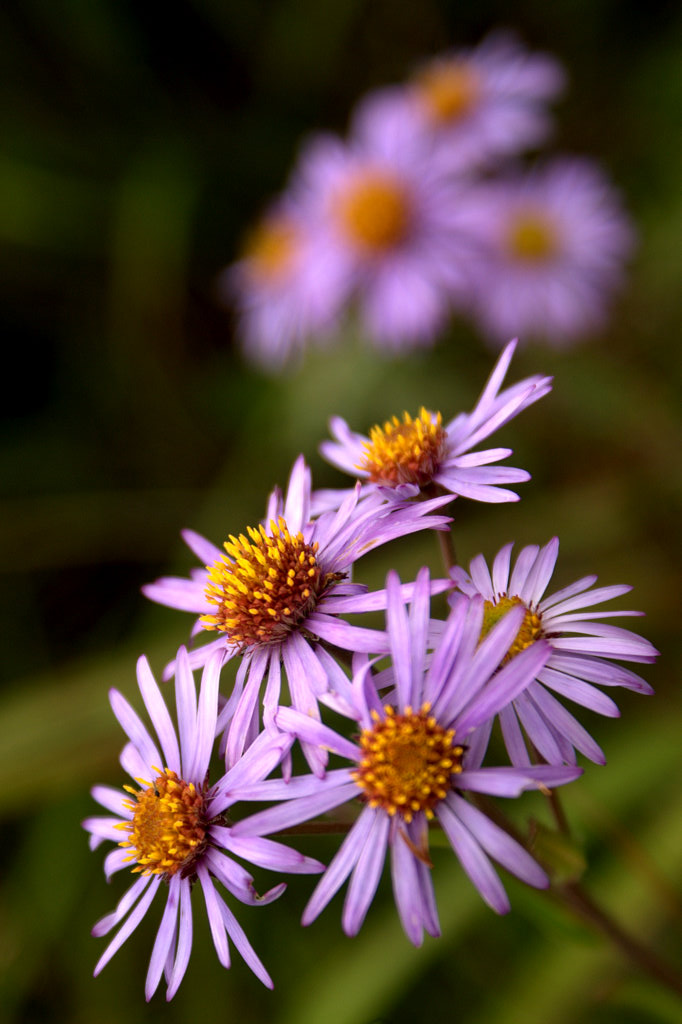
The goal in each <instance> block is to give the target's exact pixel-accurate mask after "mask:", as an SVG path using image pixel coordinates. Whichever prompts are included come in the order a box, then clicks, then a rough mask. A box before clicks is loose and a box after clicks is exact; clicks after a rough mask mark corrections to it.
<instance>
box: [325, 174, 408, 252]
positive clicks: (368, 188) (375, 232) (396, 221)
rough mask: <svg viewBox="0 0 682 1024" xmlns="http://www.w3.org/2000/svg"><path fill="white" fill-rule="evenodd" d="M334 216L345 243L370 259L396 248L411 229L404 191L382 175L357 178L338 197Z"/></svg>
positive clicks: (403, 188) (363, 175)
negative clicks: (370, 255)
mask: <svg viewBox="0 0 682 1024" xmlns="http://www.w3.org/2000/svg"><path fill="white" fill-rule="evenodd" d="M335 213H336V217H337V220H338V223H339V225H340V227H341V230H342V231H343V233H344V234H345V235H346V237H347V239H348V240H349V241H350V242H352V243H353V244H354V245H357V246H359V247H360V248H361V249H364V250H365V251H367V252H368V253H371V254H372V255H377V254H381V253H383V252H385V251H386V250H388V249H393V248H395V246H397V245H399V244H400V242H402V241H403V240H404V239H405V236H406V235H407V232H408V230H409V226H410V214H411V211H410V201H409V196H408V195H407V192H406V189H405V187H404V185H403V184H402V183H401V182H399V181H397V180H396V179H395V178H394V177H393V176H392V175H390V174H387V173H384V172H383V171H370V170H368V171H366V172H365V173H363V174H358V175H357V176H356V177H355V179H354V180H353V181H351V182H350V184H349V185H348V186H347V187H346V188H345V189H343V190H342V191H341V192H340V193H339V194H338V195H337V197H336V205H335Z"/></svg>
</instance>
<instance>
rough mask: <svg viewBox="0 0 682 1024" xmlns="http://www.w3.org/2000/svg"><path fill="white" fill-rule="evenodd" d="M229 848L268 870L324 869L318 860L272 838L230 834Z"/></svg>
mask: <svg viewBox="0 0 682 1024" xmlns="http://www.w3.org/2000/svg"><path fill="white" fill-rule="evenodd" d="M226 831H229V829H227V830H226ZM229 849H230V851H231V852H232V853H234V854H235V856H237V857H241V858H242V859H243V860H248V861H249V863H250V864H257V865H258V867H261V868H267V869H268V870H270V871H288V872H290V873H291V874H298V875H310V874H317V873H318V872H319V871H324V864H321V863H320V862H319V860H314V859H313V858H312V857H305V856H304V855H303V854H302V853H299V852H298V850H292V849H291V848H290V847H289V846H285V845H284V844H283V843H276V842H275V841H274V840H273V839H263V838H262V836H244V837H240V836H236V837H235V836H233V835H230V837H229Z"/></svg>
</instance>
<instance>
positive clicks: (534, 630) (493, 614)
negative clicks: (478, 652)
mask: <svg viewBox="0 0 682 1024" xmlns="http://www.w3.org/2000/svg"><path fill="white" fill-rule="evenodd" d="M520 604H523V601H522V600H521V598H520V597H507V595H506V594H501V595H499V596H498V598H497V601H495V602H493V601H485V602H484V605H483V626H482V628H481V640H483V639H485V637H486V636H487V635H488V633H489V632H490V630H491V629H492V628H493V627H494V626H496V625H497V623H498V622H499V621H500V619H502V618H503V617H504V616H505V615H506V614H507V612H508V611H510V610H511V609H512V608H515V607H516V606H517V605H520ZM541 636H542V616H541V615H539V614H538V613H537V612H534V611H532V610H531V609H530V608H528V607H526V614H525V615H524V617H523V622H522V623H521V628H520V629H519V631H518V633H517V634H516V637H515V639H514V642H513V643H512V645H511V647H510V648H509V650H508V651H507V653H506V654H505V656H504V658H503V659H502V664H503V665H506V664H507V662H509V661H511V659H512V658H513V657H514V656H515V655H516V654H520V653H521V651H525V649H526V647H530V645H531V644H533V643H535V641H536V640H539V639H540V637H541Z"/></svg>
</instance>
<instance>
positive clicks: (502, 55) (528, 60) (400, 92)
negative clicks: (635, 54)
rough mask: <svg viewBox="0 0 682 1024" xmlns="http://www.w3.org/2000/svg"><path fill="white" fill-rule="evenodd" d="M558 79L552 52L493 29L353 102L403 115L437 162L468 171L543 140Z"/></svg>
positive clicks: (377, 112)
mask: <svg viewBox="0 0 682 1024" xmlns="http://www.w3.org/2000/svg"><path fill="white" fill-rule="evenodd" d="M564 84H565V76H564V72H563V70H562V68H561V65H560V64H559V63H558V62H557V61H556V60H555V59H554V58H553V57H550V56H549V55H548V54H544V53H529V52H528V51H527V50H526V49H525V48H524V47H523V46H522V45H521V44H520V43H519V41H518V40H517V39H516V37H515V36H514V35H513V34H511V33H508V32H495V33H492V34H491V35H489V36H488V37H487V38H486V39H484V40H483V42H481V43H480V44H479V45H478V46H477V47H474V48H473V49H465V50H453V51H451V52H449V53H446V54H443V55H442V56H440V57H436V58H435V59H433V60H430V61H428V62H425V63H424V64H423V65H422V66H421V67H420V68H419V69H418V70H417V71H416V73H415V74H414V75H413V76H412V78H411V79H410V80H409V81H408V82H407V83H406V84H405V85H400V86H394V87H390V88H387V89H381V90H378V91H377V92H375V93H372V94H370V96H368V97H367V99H366V100H365V101H363V103H362V104H361V106H360V109H361V110H363V111H364V112H365V114H366V115H367V114H368V112H369V111H371V112H372V115H373V116H374V117H376V118H379V117H383V118H386V119H393V120H396V121H400V122H402V123H403V124H404V129H403V130H404V132H405V134H406V135H407V134H409V135H411V136H412V137H414V138H415V139H419V140H420V143H421V145H422V146H427V145H428V146H430V149H431V154H432V158H433V159H435V160H437V162H438V164H439V166H440V167H441V168H446V169H447V170H448V171H450V172H459V173H461V172H470V171H472V170H475V169H477V168H480V167H481V166H482V165H490V164H494V163H495V162H497V161H499V159H500V158H504V157H507V156H510V155H514V154H517V153H520V152H521V151H522V150H524V149H526V148H527V147H529V146H536V145H538V143H541V142H543V141H544V140H545V139H546V138H547V136H548V135H549V134H550V131H551V119H550V117H549V116H548V114H547V111H546V109H545V108H546V104H547V102H548V101H549V100H553V99H554V98H555V97H556V96H558V95H559V93H560V92H561V91H562V90H563V87H564Z"/></svg>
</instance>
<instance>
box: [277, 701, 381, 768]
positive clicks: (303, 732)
mask: <svg viewBox="0 0 682 1024" xmlns="http://www.w3.org/2000/svg"><path fill="white" fill-rule="evenodd" d="M275 724H276V725H277V728H278V729H281V730H282V732H288V733H293V735H294V736H295V737H296V739H298V740H300V741H301V742H303V743H310V744H313V745H315V746H319V747H322V748H323V749H324V750H330V751H332V753H334V754H340V755H341V757H347V758H348V759H349V760H350V761H356V762H357V761H359V760H360V757H361V750H360V747H358V746H357V744H355V743H351V741H350V740H347V739H346V738H345V736H340V735H339V733H337V732H334V730H333V729H330V728H329V726H328V725H323V724H322V722H319V721H316V720H315V719H314V718H311V717H310V716H309V715H305V714H303V713H302V712H300V711H297V710H296V709H295V708H280V709H279V711H278V712H277V714H276V715H275Z"/></svg>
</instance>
